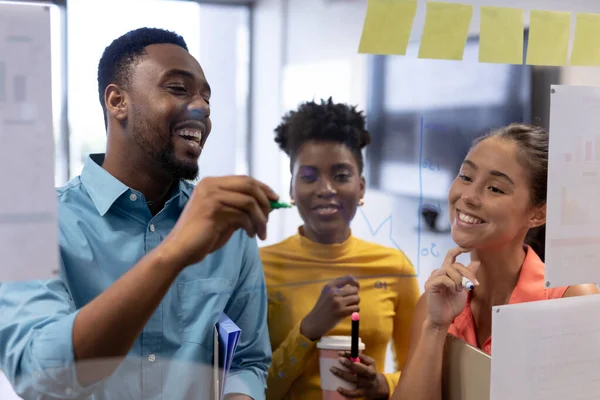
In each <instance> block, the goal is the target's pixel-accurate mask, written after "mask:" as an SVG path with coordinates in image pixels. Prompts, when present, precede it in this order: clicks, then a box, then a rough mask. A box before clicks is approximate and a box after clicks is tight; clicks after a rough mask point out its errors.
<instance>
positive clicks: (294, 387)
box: [261, 98, 419, 400]
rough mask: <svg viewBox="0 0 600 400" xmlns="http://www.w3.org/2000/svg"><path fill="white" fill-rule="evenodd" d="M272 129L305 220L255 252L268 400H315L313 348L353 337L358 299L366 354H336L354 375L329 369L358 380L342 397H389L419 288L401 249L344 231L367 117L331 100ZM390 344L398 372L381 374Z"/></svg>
mask: <svg viewBox="0 0 600 400" xmlns="http://www.w3.org/2000/svg"><path fill="white" fill-rule="evenodd" d="M275 132H276V138H275V141H276V142H277V143H278V145H279V146H280V148H281V149H282V150H283V151H285V152H286V154H288V155H289V156H290V162H291V163H290V167H291V171H292V181H291V187H290V195H291V198H292V201H293V202H294V203H295V204H296V206H297V208H298V211H299V213H300V216H301V217H302V220H303V222H304V224H303V225H302V226H301V227H300V228H299V229H298V233H297V234H296V235H294V236H292V237H290V238H288V239H286V240H284V241H283V242H280V243H278V244H275V245H272V246H268V247H263V248H262V249H261V258H262V262H263V266H264V270H265V277H266V282H267V291H268V295H269V313H268V323H269V332H270V336H271V345H272V348H273V363H272V365H271V368H270V369H269V375H268V381H267V399H269V400H278V399H289V400H293V399H303V400H317V399H318V400H320V399H321V395H322V392H321V388H320V376H319V359H318V350H317V348H316V344H317V342H318V341H319V339H320V338H321V337H323V336H329V335H350V326H351V322H350V318H349V316H350V315H351V314H352V313H353V312H354V311H358V310H359V301H360V311H361V312H360V321H361V324H360V327H361V330H360V336H361V339H362V341H363V342H364V343H365V346H366V348H365V351H364V354H365V356H363V357H362V358H361V362H360V363H357V364H352V363H346V361H347V359H344V358H341V360H340V361H341V364H344V365H346V366H349V367H350V368H351V371H350V372H342V370H341V369H339V368H335V367H334V368H332V372H333V373H334V374H336V375H337V376H339V377H341V378H342V379H345V380H347V381H350V382H355V383H356V384H357V389H356V390H352V391H347V390H344V389H339V392H340V393H341V394H342V395H344V396H346V397H350V398H367V399H388V398H389V397H390V396H391V393H393V391H394V389H395V387H396V385H397V383H398V380H399V377H400V372H399V368H401V367H402V365H403V364H404V360H405V358H406V352H407V346H408V336H409V327H410V323H411V319H412V315H413V311H414V309H415V305H416V303H417V300H418V298H419V288H418V284H417V279H416V274H415V270H414V268H413V266H412V265H411V263H410V261H409V260H408V259H407V258H406V256H405V255H404V254H403V253H402V252H401V251H400V250H398V249H391V248H387V247H383V246H380V245H377V244H374V243H369V242H366V241H363V240H360V239H358V238H356V237H354V236H352V233H351V230H350V221H351V220H352V219H353V217H354V215H355V213H356V208H357V206H358V205H361V204H362V203H363V197H364V193H365V179H364V178H363V176H362V171H363V157H362V153H361V150H362V148H364V147H365V146H366V145H368V144H369V142H370V140H371V139H370V135H369V132H368V131H367V130H366V129H365V119H364V117H363V115H362V113H361V112H358V111H356V109H355V108H354V107H349V106H347V105H345V104H335V103H333V102H332V100H331V98H330V99H329V100H328V101H321V102H320V103H315V102H308V103H304V104H302V105H301V106H300V107H299V108H298V109H297V110H296V111H292V112H290V113H289V114H287V115H286V116H285V117H284V118H283V121H282V123H281V125H279V126H278V127H277V129H276V130H275ZM390 340H391V341H392V343H393V346H394V350H395V351H394V353H395V361H396V370H397V371H398V372H395V373H392V374H384V373H383V370H384V367H385V357H386V349H387V345H388V343H389V342H390Z"/></svg>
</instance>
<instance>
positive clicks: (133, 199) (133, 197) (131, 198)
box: [129, 193, 137, 201]
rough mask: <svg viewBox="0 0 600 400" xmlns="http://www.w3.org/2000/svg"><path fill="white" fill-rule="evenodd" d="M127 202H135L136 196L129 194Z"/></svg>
mask: <svg viewBox="0 0 600 400" xmlns="http://www.w3.org/2000/svg"><path fill="white" fill-rule="evenodd" d="M129 200H131V201H136V200H137V194H135V193H131V194H130V195H129Z"/></svg>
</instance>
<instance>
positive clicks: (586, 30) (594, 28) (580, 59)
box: [571, 13, 600, 66]
mask: <svg viewBox="0 0 600 400" xmlns="http://www.w3.org/2000/svg"><path fill="white" fill-rule="evenodd" d="M571 65H577V66H584V65H585V66H600V15H599V14H587V13H577V19H576V25H575V41H574V43H573V52H572V53H571Z"/></svg>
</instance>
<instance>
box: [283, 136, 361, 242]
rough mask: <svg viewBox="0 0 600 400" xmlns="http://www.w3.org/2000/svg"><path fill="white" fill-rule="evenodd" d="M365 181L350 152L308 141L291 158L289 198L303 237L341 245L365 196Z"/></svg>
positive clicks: (338, 145)
mask: <svg viewBox="0 0 600 400" xmlns="http://www.w3.org/2000/svg"><path fill="white" fill-rule="evenodd" d="M364 192H365V181H364V178H362V177H361V175H360V172H359V170H358V164H357V162H356V159H355V157H354V155H353V154H352V152H351V151H350V149H349V148H348V147H347V146H346V145H344V144H342V143H337V142H328V141H308V142H306V143H305V144H303V145H302V147H301V148H300V149H299V151H298V152H297V154H296V156H295V159H294V167H293V171H292V186H291V196H292V198H293V199H294V200H295V202H296V205H297V207H298V212H299V213H300V216H301V217H302V220H303V221H304V234H305V235H306V237H308V238H309V239H311V240H312V241H314V242H317V243H325V244H331V243H341V242H343V241H344V240H346V239H347V238H348V236H349V234H350V221H351V220H352V219H353V218H354V215H355V214H356V207H357V205H358V202H359V200H360V199H361V198H362V197H363V196H364Z"/></svg>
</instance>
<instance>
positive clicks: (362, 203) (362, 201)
mask: <svg viewBox="0 0 600 400" xmlns="http://www.w3.org/2000/svg"><path fill="white" fill-rule="evenodd" d="M358 205H359V206H360V207H362V206H364V205H365V200H364V199H360V200H359V201H358Z"/></svg>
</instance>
